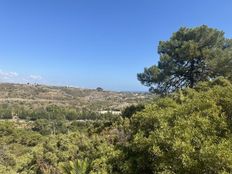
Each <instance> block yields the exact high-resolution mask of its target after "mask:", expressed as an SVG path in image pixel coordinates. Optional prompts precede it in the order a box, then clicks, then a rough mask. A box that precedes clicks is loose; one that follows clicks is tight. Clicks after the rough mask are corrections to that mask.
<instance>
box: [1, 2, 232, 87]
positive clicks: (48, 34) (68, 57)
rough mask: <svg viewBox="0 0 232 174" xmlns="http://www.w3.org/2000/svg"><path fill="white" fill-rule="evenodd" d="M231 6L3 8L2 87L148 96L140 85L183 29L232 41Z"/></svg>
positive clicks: (43, 5) (65, 4) (61, 4)
mask: <svg viewBox="0 0 232 174" xmlns="http://www.w3.org/2000/svg"><path fill="white" fill-rule="evenodd" d="M231 8H232V1H231V0H204V1H202V0H191V1H190V0H175V1H174V0H0V81H1V82H3V81H7V82H20V83H26V82H31V83H34V82H37V83H45V84H52V85H72V86H77V87H86V88H96V87H98V86H101V87H103V88H104V89H108V90H118V91H121V90H122V91H140V90H143V91H144V90H147V88H145V87H143V86H142V85H141V84H140V83H139V82H138V81H137V79H136V74H137V73H138V72H142V71H143V68H144V67H147V66H150V65H152V64H156V63H157V61H158V59H159V56H158V55H157V45H158V42H159V41H160V40H167V39H168V38H169V37H170V36H171V34H172V33H173V32H175V31H177V30H178V29H179V28H180V27H181V26H185V27H194V26H199V25H202V24H206V25H208V26H210V27H214V28H218V29H220V30H223V31H224V32H225V35H226V37H229V38H231V37H232V22H231V19H232V10H231Z"/></svg>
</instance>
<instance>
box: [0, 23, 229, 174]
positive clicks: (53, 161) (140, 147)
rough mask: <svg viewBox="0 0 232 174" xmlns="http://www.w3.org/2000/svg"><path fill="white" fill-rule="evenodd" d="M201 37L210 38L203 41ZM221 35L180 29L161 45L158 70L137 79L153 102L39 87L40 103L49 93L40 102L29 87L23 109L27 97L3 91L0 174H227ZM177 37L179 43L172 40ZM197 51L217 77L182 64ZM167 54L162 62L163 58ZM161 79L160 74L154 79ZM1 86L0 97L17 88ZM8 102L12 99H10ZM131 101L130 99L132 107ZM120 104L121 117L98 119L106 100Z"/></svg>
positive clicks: (225, 68)
mask: <svg viewBox="0 0 232 174" xmlns="http://www.w3.org/2000/svg"><path fill="white" fill-rule="evenodd" d="M196 31H197V32H196ZM200 31H202V33H203V34H202V33H201V32H200ZM205 32H206V33H208V34H209V35H207V37H206V33H205ZM211 32H212V33H211ZM210 33H211V34H210ZM222 35H223V33H222V32H219V31H217V30H214V29H210V28H208V27H206V26H202V27H200V28H196V29H180V31H179V32H177V33H175V34H174V36H173V37H172V38H171V40H170V41H168V42H162V43H160V49H161V48H162V49H161V50H162V51H161V52H162V55H161V61H160V64H159V65H158V66H155V67H153V68H151V69H145V72H144V74H143V73H142V74H140V75H138V77H139V79H140V80H142V83H144V84H145V85H147V86H149V87H150V88H151V91H152V92H157V93H158V94H160V95H148V94H127V95H125V94H122V93H117V94H114V95H116V96H120V97H121V98H120V99H118V98H117V97H116V98H114V97H113V98H112V96H108V98H107V97H106V96H105V95H106V92H105V91H104V90H97V91H96V90H95V92H96V93H95V92H94V94H93V93H92V91H91V95H87V94H86V93H85V92H88V90H87V91H81V92H80V91H79V90H77V91H76V90H73V89H69V88H64V89H63V88H62V89H61V88H58V87H53V88H51V89H48V88H49V87H46V89H45V87H44V86H43V87H42V88H43V92H42V93H46V96H47V94H48V93H49V94H50V95H49V97H51V96H53V97H54V98H53V99H50V98H48V96H47V97H46V98H44V97H45V95H44V94H41V93H40V92H38V91H37V93H36V94H34V92H35V89H37V88H36V87H33V89H32V90H31V92H32V91H33V95H31V96H27V97H25V99H26V100H27V101H26V104H25V103H24V102H25V101H24V100H19V98H21V99H22V98H23V96H24V95H26V94H25V93H26V92H25V93H24V92H22V91H23V90H20V92H19V93H17V92H13V91H11V92H13V93H11V92H9V93H6V94H5V93H4V92H2V94H3V95H2V96H4V95H5V96H8V97H5V99H4V100H2V103H1V105H0V106H1V107H0V115H1V122H0V173H9V174H16V173H20V174H99V173H100V174H156V173H157V174H174V173H180V174H185V173H190V174H200V173H202V174H229V173H232V145H231V144H232V82H231V74H230V72H229V70H231V69H229V68H228V67H230V66H231V60H232V59H231V57H230V55H231V47H230V44H231V40H228V39H225V38H224V37H222ZM190 36H191V37H190ZM215 36H218V37H215ZM176 37H177V38H181V39H180V40H178V39H177V40H175V38H176ZM195 37H200V38H195ZM211 37H212V38H211ZM189 38H190V39H189ZM191 38H193V40H192V39H191ZM216 38H217V39H220V38H221V39H220V41H222V43H223V44H224V46H225V48H224V49H222V48H221V47H220V49H219V50H218V48H217V47H215V44H216V43H215V39H216ZM186 39H187V40H186ZM194 39H195V40H194ZM204 39H206V40H204ZM190 40H191V41H190ZM196 41H197V42H198V41H199V42H200V41H201V42H202V43H204V47H199V45H197V44H196V43H195V42H196ZM216 41H217V43H218V44H219V45H220V44H222V43H221V42H219V41H218V40H216ZM174 43H176V44H177V46H179V47H176V48H175V50H172V49H169V47H170V48H173V46H176V45H175V44H174ZM212 43H213V44H212ZM173 44H174V45H173ZM182 44H183V45H182ZM184 45H185V46H184ZM216 45H217V44H216ZM220 46H222V45H220ZM166 48H167V49H166ZM192 49H193V50H192ZM211 49H212V50H211ZM188 50H191V51H188ZM215 50H217V51H219V53H220V54H219V55H223V56H224V57H220V58H221V59H220V60H217V59H219V57H217V56H216V55H217V54H216V53H215V52H214V51H215ZM170 51H171V52H170ZM192 51H193V52H192ZM201 51H203V52H204V54H203V52H201ZM211 51H212V52H211ZM224 51H225V52H224ZM198 52H200V54H199V55H202V56H203V57H201V58H206V57H207V56H209V57H207V60H213V62H217V63H218V64H217V65H219V64H220V65H221V69H220V73H219V71H218V70H217V71H218V73H216V70H212V71H210V72H208V70H206V69H208V66H209V65H210V67H211V65H212V67H214V66H213V65H216V64H213V63H212V62H211V61H210V62H211V63H212V64H211V63H210V64H208V61H205V59H203V60H202V61H203V62H202V63H203V65H202V64H200V65H199V64H195V63H194V64H193V65H194V66H191V63H190V64H189V63H188V62H189V60H185V59H182V58H183V57H182V56H183V55H185V56H187V57H188V55H189V54H190V55H192V57H191V56H189V57H188V58H189V59H194V62H195V61H197V60H198V59H199V57H197V58H196V57H195V56H194V55H195V54H193V53H198ZM206 52H207V54H205V53H206ZM166 53H167V54H168V55H164V54H166ZM182 53H183V54H182ZM211 53H212V54H211ZM214 53H215V54H214ZM206 55H207V56H206ZM212 55H213V57H211V58H210V56H212ZM172 56H173V57H174V58H173V57H172ZM178 56H179V57H178ZM185 56H184V57H185ZM205 56H206V57H205ZM208 58H209V59H208ZM180 59H181V61H184V62H182V63H183V64H179V66H178V67H179V68H180V67H181V69H182V68H183V67H182V65H183V66H185V65H186V66H185V70H184V74H182V75H183V76H184V77H185V78H186V79H185V80H184V81H182V82H181V85H180V86H176V85H174V86H173V78H172V77H174V78H177V76H178V75H177V74H176V73H177V71H178V69H176V66H174V65H173V61H176V60H178V61H179V60H180ZM200 60H201V59H200ZM225 61H226V62H227V64H226V65H227V66H222V65H224V64H221V63H223V62H224V63H225ZM190 62H191V60H190ZM166 63H167V64H166ZM169 63H171V64H172V65H173V66H170V69H168V71H166V70H167V69H166V66H163V65H164V64H165V65H168V66H169ZM187 65H188V66H187ZM202 67H207V68H206V69H204V68H203V69H204V73H206V75H204V76H202V77H201V78H200V77H198V76H199V75H200V74H199V73H198V70H199V68H200V69H201V68H202ZM215 67H216V66H215ZM172 68H173V69H172ZM188 68H190V70H191V71H189V69H188ZM192 68H196V69H192ZM151 70H152V71H151ZM153 70H155V71H154V72H153ZM174 70H175V71H174ZM195 70H196V71H195ZM185 71H186V72H185ZM171 72H174V74H171ZM181 72H182V70H181ZM222 72H223V73H222ZM162 73H167V74H163V75H164V76H161V75H162ZM178 73H180V71H178ZM186 73H187V75H185V74H186ZM189 73H190V75H191V76H189ZM208 73H209V74H208ZM211 73H213V75H212V74H211ZM161 77H162V78H161ZM164 77H165V78H164ZM188 78H190V79H188ZM148 80H150V81H148ZM192 80H193V81H192ZM182 83H183V84H182ZM174 84H176V83H174ZM8 87H9V88H6V87H5V88H4V89H3V88H1V89H2V90H3V91H5V92H6V91H9V89H10V90H12V89H14V90H16V89H18V85H16V87H15V86H13V87H12V85H9V86H8ZM23 87H25V86H23ZM25 88H26V89H27V88H28V87H25ZM42 88H40V87H39V88H38V89H42ZM51 90H52V91H53V92H54V93H56V92H57V90H59V91H60V92H61V93H62V92H64V91H65V93H62V95H51V93H52V92H51ZM16 91H17V90H16ZM49 91H50V92H49ZM76 92H78V95H76ZM16 94H17V95H16ZM64 94H65V95H64ZM92 94H93V95H92ZM95 94H96V95H95ZM99 94H100V96H99ZM108 94H109V93H108ZM12 95H13V96H12ZM86 95H87V96H86ZM101 95H102V96H104V97H105V99H104V101H103V100H97V101H98V102H100V103H98V102H96V103H95V104H96V105H97V107H96V106H94V107H93V106H92V104H93V103H91V102H90V104H89V103H88V102H87V101H91V100H93V101H96V100H94V99H97V98H98V97H99V98H101V97H102V96H101ZM10 96H11V97H12V98H11V99H14V100H9V98H10ZM39 96H40V97H39ZM77 96H78V97H80V98H82V99H83V100H84V103H85V102H86V103H85V104H83V103H82V105H81V107H80V106H78V107H75V106H76V105H75V104H77V103H76V102H75V101H76V100H77V99H78V97H77ZM126 96H127V97H126ZM128 96H130V97H131V98H130V97H128ZM124 97H126V98H124ZM33 98H34V99H33ZM80 98H79V99H80ZM134 98H136V100H134V101H133V99H134ZM87 99H88V100H87ZM112 99H115V100H116V101H117V102H115V100H114V101H112ZM121 100H125V101H126V103H127V104H126V105H124V107H122V108H124V109H122V108H121V105H120V107H116V108H114V109H115V110H117V109H118V110H119V111H122V112H121V114H114V112H99V107H100V108H101V109H102V108H104V109H105V107H106V109H107V106H108V105H103V103H104V102H105V101H107V102H108V101H112V103H111V104H112V105H114V107H115V106H116V105H117V104H120V101H121ZM44 101H45V103H46V104H45V103H43V102H44ZM58 101H59V102H58ZM62 101H64V103H62ZM129 101H130V102H129ZM138 101H140V102H138ZM15 102H16V103H15ZM20 102H22V103H20ZM34 102H37V103H34ZM49 102H51V103H49ZM66 102H67V104H66ZM41 103H43V104H41ZM87 103H88V104H87ZM98 104H99V105H98ZM86 106H89V107H86ZM118 106H119V105H118ZM126 106H127V107H126ZM96 108H98V109H96ZM119 108H121V110H120V109H119ZM100 111H101V110H100ZM109 111H112V107H109ZM12 116H13V117H12ZM15 116H17V117H15ZM12 118H13V120H12Z"/></svg>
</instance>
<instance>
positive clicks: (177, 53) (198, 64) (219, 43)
mask: <svg viewBox="0 0 232 174" xmlns="http://www.w3.org/2000/svg"><path fill="white" fill-rule="evenodd" d="M231 43H232V42H231V40H229V39H226V38H225V37H224V33H223V32H222V31H219V30H217V29H213V28H209V27H207V26H205V25H203V26H200V27H196V28H180V29H179V30H178V31H177V32H175V33H174V34H173V35H172V37H171V38H170V40H168V41H160V43H159V47H158V53H159V54H160V61H159V62H158V65H153V66H151V67H149V68H145V69H144V72H143V73H139V74H138V75H137V76H138V80H139V81H140V82H141V83H142V84H143V85H146V86H149V87H150V91H152V92H156V93H169V92H173V91H176V90H177V89H181V88H185V87H191V88H192V87H194V86H196V84H197V83H198V82H200V81H207V80H209V79H212V78H215V77H218V76H224V77H228V78H230V79H231V74H232V73H231V69H232V56H231V55H232V44H231Z"/></svg>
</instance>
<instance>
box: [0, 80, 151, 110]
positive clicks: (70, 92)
mask: <svg viewBox="0 0 232 174" xmlns="http://www.w3.org/2000/svg"><path fill="white" fill-rule="evenodd" d="M152 98H153V96H152V95H151V94H149V93H139V92H112V91H99V90H94V89H81V88H74V87H57V86H45V85H38V84H36V85H31V84H9V83H2V84H0V104H1V105H4V104H7V105H24V106H28V107H32V108H36V107H41V106H47V105H52V104H54V105H61V106H70V107H76V108H80V109H81V108H88V109H91V110H94V111H97V110H98V111H99V110H122V109H123V108H125V107H126V106H128V105H132V104H137V103H141V102H142V103H143V102H147V101H149V100H152Z"/></svg>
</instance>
